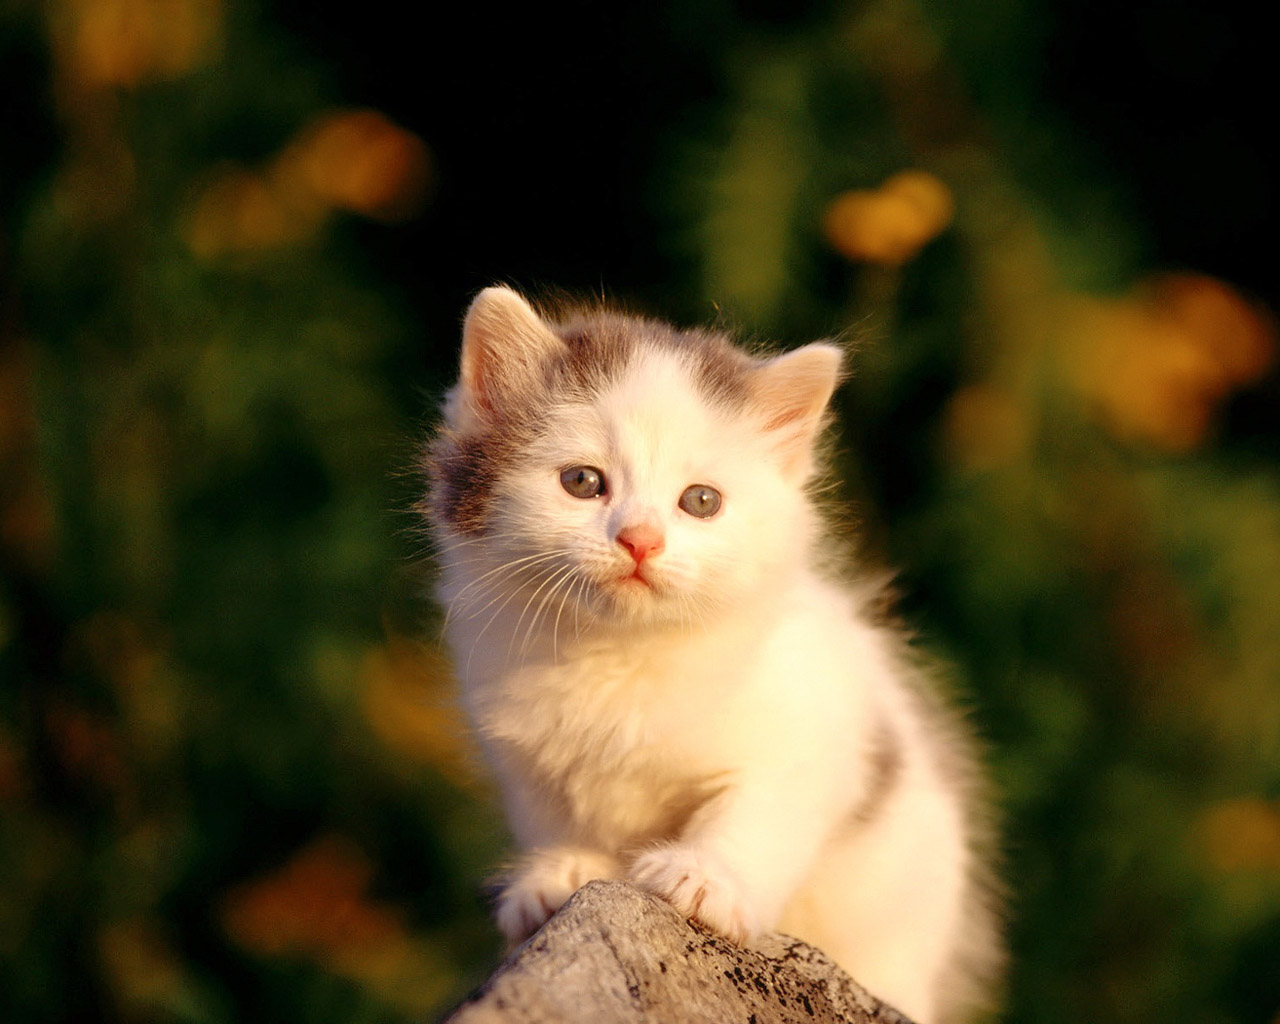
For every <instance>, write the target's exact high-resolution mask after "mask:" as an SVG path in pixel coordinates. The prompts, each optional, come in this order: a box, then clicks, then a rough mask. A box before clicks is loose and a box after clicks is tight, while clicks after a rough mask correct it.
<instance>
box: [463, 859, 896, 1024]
mask: <svg viewBox="0 0 1280 1024" xmlns="http://www.w3.org/2000/svg"><path fill="white" fill-rule="evenodd" d="M642 1021H643V1022H655V1024H657V1022H663V1024H704V1022H705V1024H722V1022H723V1024H728V1022H733V1024H832V1022H836V1021H848V1022H853V1024H866V1022H870V1021H876V1022H880V1024H910V1022H909V1021H908V1020H907V1018H905V1017H903V1016H902V1015H901V1014H899V1013H898V1012H897V1011H895V1010H894V1009H892V1008H891V1007H889V1006H886V1005H885V1004H883V1003H881V1002H880V1001H879V1000H877V999H875V998H873V997H872V996H871V995H869V994H868V993H867V992H866V991H865V990H864V989H863V988H862V987H861V986H859V985H858V984H857V983H856V982H854V981H853V980H852V979H851V978H850V977H849V976H848V975H847V974H845V973H844V972H843V971H842V970H841V969H840V968H839V967H837V966H836V965H835V964H834V963H832V962H831V961H830V960H828V959H827V958H826V957H825V956H824V955H823V954H822V953H821V952H819V951H818V950H816V949H814V948H813V947H812V946H807V945H805V944H804V943H803V942H800V941H799V940H797V939H792V938H789V937H787V936H785V935H769V936H765V937H764V938H763V939H761V940H759V941H758V942H757V943H756V944H755V945H754V946H753V948H750V949H746V948H743V947H740V946H735V945H734V944H733V943H731V942H729V941H728V940H727V939H723V938H720V937H719V936H716V935H713V934H711V933H710V932H708V931H706V930H704V929H702V928H700V927H698V926H696V925H693V924H690V923H689V922H688V921H686V920H685V919H684V918H683V917H681V916H680V914H679V913H678V912H677V911H676V910H674V909H673V908H672V907H671V906H669V905H668V904H667V903H665V902H663V901H662V900H660V899H658V898H657V897H654V896H650V895H648V894H647V893H643V892H640V891H639V890H638V889H635V888H634V887H632V886H630V885H628V884H626V883H625V882H590V883H588V884H587V885H585V886H583V888H582V889H580V890H579V891H578V892H577V893H576V894H575V895H574V896H573V898H572V899H570V900H569V902H568V903H566V904H565V905H564V907H563V908H562V909H561V910H560V912H559V913H558V914H556V915H555V917H553V918H552V919H551V920H550V921H548V922H547V923H546V925H545V926H544V927H543V928H542V930H541V931H539V932H538V933H537V934H535V935H534V936H533V937H532V938H530V939H529V941H528V942H526V943H525V944H524V945H522V946H520V947H519V948H518V949H516V950H515V951H514V952H513V953H512V954H511V955H510V956H509V957H508V958H507V959H506V961H505V962H504V963H503V964H502V965H501V966H500V967H499V968H498V970H497V971H496V972H495V973H494V975H493V976H492V977H491V978H490V979H489V980H488V982H486V983H485V984H484V986H482V987H481V988H480V990H479V991H477V992H476V993H475V994H474V995H472V996H471V997H470V998H469V999H468V1000H467V1001H466V1002H465V1003H463V1004H462V1005H461V1006H460V1007H458V1009H457V1010H456V1011H454V1013H453V1014H452V1015H451V1016H450V1017H449V1018H448V1020H447V1021H446V1022H445V1024H615V1022H617V1024H624V1022H625V1024H632V1022H636V1024H638V1022H642Z"/></svg>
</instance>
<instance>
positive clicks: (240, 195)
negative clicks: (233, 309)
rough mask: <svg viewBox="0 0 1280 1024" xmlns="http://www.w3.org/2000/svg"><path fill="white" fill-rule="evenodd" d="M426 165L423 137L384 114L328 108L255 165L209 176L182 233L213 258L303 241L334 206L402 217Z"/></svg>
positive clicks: (422, 185) (418, 199)
mask: <svg viewBox="0 0 1280 1024" xmlns="http://www.w3.org/2000/svg"><path fill="white" fill-rule="evenodd" d="M429 167H430V157H429V154H428V152H427V147H426V145H425V144H424V143H423V142H422V140H421V139H419V138H418V137H417V136H416V135H414V134H413V133H412V132H409V131H406V130H405V129H403V128H400V127H398V126H397V125H395V124H393V123H392V122H391V121H389V120H388V119H387V118H385V117H384V116H383V115H382V114H379V113H377V112H375V111H371V110H362V111H340V112H336V113H328V114H325V115H323V116H321V117H320V118H318V119H317V120H315V121H313V122H312V123H311V124H309V125H308V126H306V127H305V128H303V129H302V130H301V131H300V132H299V133H298V134H297V135H296V136H295V137H294V138H293V139H292V140H291V141H290V142H289V143H288V144H287V145H286V146H285V147H284V149H283V150H281V152H280V153H279V155H278V156H276V157H275V159H273V160H272V161H271V162H270V163H268V164H267V165H266V166H265V167H263V168H261V169H260V170H249V169H246V168H243V167H238V166H232V167H229V168H226V169H224V170H222V171H220V172H218V173H217V174H215V176H214V177H213V178H212V179H211V180H210V181H209V182H208V184H206V185H205V186H204V187H203V188H202V189H201V191H200V193H199V194H198V196H197V197H196V200H195V202H194V204H193V206H192V208H191V212H190V213H189V215H188V217H187V221H186V225H185V229H184V237H185V239H186V242H187V246H188V247H189V248H190V249H191V251H192V252H193V253H195V255H196V256H198V257H200V258H202V259H212V258H216V257H219V256H224V255H228V254H234V253H253V252H264V251H270V250H275V249H281V248H285V247H288V246H293V245H299V244H303V243H305V242H307V241H308V240H310V239H312V238H314V237H315V236H316V235H317V234H318V233H319V232H320V230H321V229H322V228H323V227H324V225H325V224H326V223H327V221H328V219H329V217H330V215H331V213H332V212H333V211H334V210H346V211H349V212H351V213H358V214H361V215H362V216H366V217H371V218H374V219H376V220H381V221H386V222H393V221H400V220H404V219H407V218H409V217H411V216H413V215H414V214H415V213H417V212H418V210H419V209H420V207H421V204H422V201H423V199H424V197H425V195H426V188H427V181H428V178H429V173H428V172H429Z"/></svg>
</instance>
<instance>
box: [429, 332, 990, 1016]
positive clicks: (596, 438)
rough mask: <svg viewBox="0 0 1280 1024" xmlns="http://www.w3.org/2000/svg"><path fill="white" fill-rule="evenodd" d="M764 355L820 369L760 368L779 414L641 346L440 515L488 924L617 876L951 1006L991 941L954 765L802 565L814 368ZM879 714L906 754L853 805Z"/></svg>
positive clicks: (866, 979) (516, 920) (957, 1006)
mask: <svg viewBox="0 0 1280 1024" xmlns="http://www.w3.org/2000/svg"><path fill="white" fill-rule="evenodd" d="M801 351H802V352H803V351H805V350H801ZM828 351H830V350H828ZM782 358H783V360H786V359H788V358H790V359H792V363H791V366H792V369H791V370H788V371H785V372H787V373H789V374H790V375H791V376H792V377H794V376H795V371H794V367H795V366H796V365H799V364H800V363H802V362H804V361H805V360H806V359H807V360H808V361H809V363H810V364H812V365H817V364H819V363H823V362H825V363H826V365H827V367H828V371H827V372H826V374H825V379H823V376H824V375H823V374H822V373H820V372H819V373H814V372H812V366H811V367H810V369H809V370H806V371H805V374H807V377H808V378H812V380H811V381H809V383H808V384H807V385H806V384H805V383H804V381H802V382H801V384H800V385H798V387H799V388H800V390H801V391H803V390H804V389H805V387H807V388H808V397H807V398H804V400H801V401H797V400H795V398H794V396H792V397H787V394H789V393H791V392H794V391H795V390H796V387H794V386H792V385H791V384H786V385H785V386H782V387H781V388H780V389H774V391H775V392H777V391H779V390H780V391H781V392H783V393H784V396H783V398H782V399H780V401H784V402H787V401H790V402H791V403H792V405H793V406H794V407H795V409H796V410H798V411H797V412H796V415H779V413H778V409H777V407H776V403H775V407H774V408H772V410H771V409H770V407H769V402H770V399H769V398H768V394H769V392H770V389H769V388H768V387H767V386H766V387H763V388H762V389H761V394H764V395H765V396H766V397H765V398H763V399H761V400H759V401H756V402H754V403H753V404H750V405H748V407H747V408H746V409H745V410H742V411H737V412H729V411H726V410H724V409H721V408H718V407H715V406H713V405H710V404H709V403H708V402H707V401H706V400H705V399H704V398H702V397H701V396H700V395H699V394H698V393H697V391H696V389H695V387H694V385H693V384H692V383H691V380H690V374H689V372H688V371H687V368H686V367H685V366H684V365H683V364H682V362H681V360H680V359H679V358H678V356H677V355H675V354H673V353H672V352H667V351H661V350H658V349H651V350H648V351H647V352H645V353H644V354H643V355H642V356H641V357H640V358H638V359H637V360H636V361H634V362H633V363H632V364H631V365H630V366H629V368H628V370H627V372H626V373H625V374H624V375H623V376H622V377H621V378H620V379H619V380H618V381H617V382H616V383H615V384H614V386H613V387H612V388H611V389H609V390H608V391H607V392H606V393H605V394H602V395H599V396H596V397H595V398H594V399H590V400H588V399H585V398H584V399H581V400H574V401H572V402H566V403H564V404H561V405H559V406H557V407H555V408H553V409H552V410H551V411H550V412H549V414H548V418H547V422H546V427H547V429H546V430H545V431H543V432H542V434H541V435H540V440H538V441H536V442H535V443H534V444H533V446H532V447H530V448H529V449H528V450H527V451H525V452H523V453H522V455H521V458H520V460H519V465H518V468H516V469H515V470H514V471H512V472H509V473H506V474H504V476H503V478H502V479H500V480H498V481H496V482H495V491H494V495H493V507H492V512H491V516H492V518H491V521H490V523H489V525H488V528H487V529H486V531H485V533H484V534H483V535H482V536H480V537H474V538H473V537H464V536H460V535H456V534H451V533H450V532H449V531H448V530H447V529H440V530H439V532H440V533H441V539H442V545H441V547H442V560H443V568H444V573H443V582H442V585H441V590H440V596H441V598H442V600H443V602H444V603H445V605H446V606H447V607H448V609H449V617H448V620H447V626H446V633H447V638H448V642H449V644H450V645H451V647H452V650H453V652H454V656H455V661H456V664H457V669H458V672H459V675H460V677H461V680H462V684H463V692H464V699H465V703H466V706H467V709H468V712H469V714H470V716H471V718H472V720H473V722H474V723H475V726H476V728H477V730H478V733H479V735H480V738H481V741H482V743H483V745H484V747H485V749H486V752H487V754H488V756H489V758H490V760H491V762H492V764H493V767H494V769H495V771H496V773H497V775H498V778H499V780H500V783H501V786H502V792H503V797H504V801H505V806H506V811H507V815H508V818H509V821H510V824H511V828H512V830H513V832H514V834H515V838H516V840H517V842H518V843H519V845H520V847H521V849H522V850H523V851H525V854H524V858H523V859H522V860H521V861H520V862H519V863H518V865H517V867H516V869H515V871H514V873H513V874H512V876H511V878H510V881H509V884H508V885H507V888H506V890H505V892H504V893H503V895H502V897H501V898H500V901H499V907H498V914H497V916H498V922H499V925H500V926H501V928H502V930H503V931H504V933H505V934H506V935H507V937H508V939H509V940H511V941H512V942H515V941H518V940H520V939H522V938H524V937H525V936H526V935H528V934H529V933H530V932H532V931H533V930H535V929H536V928H537V927H538V926H540V925H541V923H542V922H543V921H545V919H546V918H547V917H548V916H549V915H550V914H551V913H552V912H554V910H555V909H557V908H558V907H559V906H560V905H561V904H562V903H563V902H564V900H566V899H567V898H568V897H569V895H570V894H571V893H572V892H573V891H574V890H575V889H576V888H577V887H578V886H579V885H581V884H582V883H583V882H585V881H587V880H589V879H591V878H595V877H618V878H628V879H630V880H632V881H633V882H635V883H636V884H638V885H640V886H642V887H643V888H646V889H648V890H650V891H652V892H655V893H657V894H658V895H660V896H662V897H664V898H666V899H668V900H669V901H670V902H672V903H673V904H674V905H675V906H676V907H677V908H678V909H679V910H681V911H682V912H683V913H685V914H686V915H689V916H692V917H695V918H697V919H698V920H700V921H702V922H703V923H704V924H706V925H708V926H709V927H711V928H713V929H715V930H717V931H719V932H722V933H723V934H725V935H727V936H729V937H730V938H732V939H734V940H735V941H738V942H747V941H750V939H751V937H752V936H754V935H756V934H758V933H760V932H761V931H764V930H773V929H782V930H784V931H787V932H790V933H791V934H794V935H797V936H799V937H800V938H803V939H805V940H807V941H809V942H811V943H813V944H815V945H817V946H819V947H820V948H822V949H823V950H824V951H825V952H827V953H828V954H829V955H831V956H832V957H834V958H835V959H836V960H837V961H839V962H840V963H841V964H843V965H844V966H845V967H846V968H847V969H848V970H849V971H850V973H852V974H853V976H854V977H855V978H856V979H857V980H858V981H860V982H861V983H862V984H864V985H866V986H867V987H868V988H869V989H870V990H871V991H872V992H873V993H875V994H876V995H878V996H880V997H882V998H884V999H886V1000H887V1001H889V1002H890V1003H892V1004H894V1005H896V1006H897V1007H898V1008H899V1009H900V1010H902V1011H903V1012H904V1013H907V1014H908V1015H910V1016H911V1017H913V1018H914V1019H915V1020H917V1021H919V1022H921V1024H938V1022H942V1021H952V1020H956V1019H959V1018H960V1017H962V1016H963V1014H964V1013H965V1012H967V1010H968V1004H969V1003H970V1002H971V1001H972V1000H973V997H974V995H975V984H976V983H975V980H974V977H971V976H970V975H972V974H973V973H974V972H970V973H969V974H968V975H967V974H966V973H965V970H964V969H963V967H962V964H963V963H973V962H977V963H978V964H979V966H980V967H981V966H982V965H984V964H985V965H986V966H987V967H990V966H991V964H993V963H994V960H995V956H996V954H995V948H996V947H995V944H994V940H993V937H992V936H993V934H994V933H993V926H992V923H991V921H990V915H989V914H987V915H986V917H984V918H983V919H982V920H978V921H966V920H965V918H964V915H965V913H966V910H972V909H973V908H974V907H976V906H978V904H977V902H976V901H975V900H974V898H973V894H972V891H971V885H972V882H971V879H972V875H973V871H972V870H971V868H972V865H971V858H972V857H973V856H974V854H973V852H972V850H971V842H970V838H969V836H968V835H967V831H966V830H967V828H968V825H967V824H966V822H967V820H968V817H967V815H966V811H965V806H964V801H965V800H966V799H969V797H968V795H967V793H966V782H965V781H964V780H962V779H956V778H951V777H948V771H949V769H948V767H947V766H948V765H949V764H953V763H954V762H955V759H956V758H957V757H963V755H962V754H959V753H957V751H958V749H959V747H958V745H957V744H956V743H955V741H954V739H953V738H952V737H950V736H949V735H947V733H946V730H945V728H944V727H943V726H941V725H940V724H939V721H940V720H939V719H937V718H936V716H932V715H931V714H930V713H929V712H928V711H927V710H926V709H925V704H924V703H923V702H922V700H921V698H920V696H919V694H918V693H917V692H916V690H915V688H914V683H913V681H912V674H911V672H910V671H909V670H908V669H907V668H906V667H905V663H904V661H903V660H902V659H901V658H900V656H899V654H898V653H897V644H896V642H895V640H894V638H893V637H891V636H890V635H888V634H887V633H885V632H884V631H882V630H881V629H880V628H878V627H874V626H872V625H870V624H869V623H868V620H867V616H866V615H865V613H864V611H863V609H862V608H861V607H860V605H859V602H858V600H857V598H856V596H855V595H854V594H852V593H850V591H849V590H848V589H847V588H843V587H841V586H839V585H837V584H835V583H833V582H830V581H828V580H827V579H825V578H824V577H823V575H821V574H820V573H819V572H817V571H815V569H813V568H812V566H813V565H814V564H816V562H817V558H816V557H815V548H816V547H817V546H819V545H820V543H821V535H820V532H819V529H818V522H817V519H816V516H815V513H814V512H813V510H812V508H811V506H810V503H809V502H808V501H807V499H806V498H805V496H804V494H803V490H802V487H801V484H802V483H803V477H804V476H805V475H806V474H807V473H808V469H809V460H808V451H809V448H810V446H811V443H812V439H813V434H814V432H815V431H816V429H817V426H818V417H819V415H820V413H821V410H822V408H823V406H824V405H825V403H826V399H827V397H828V396H829V394H830V390H831V387H833V386H834V379H835V365H834V363H833V361H832V360H831V359H830V358H829V357H827V356H824V355H822V354H821V353H819V354H818V355H817V356H813V355H810V356H808V357H805V356H801V357H799V358H798V359H797V358H796V357H795V356H792V357H782ZM779 362H781V361H779ZM758 372H761V373H767V372H768V364H766V368H765V370H763V371H758ZM801 376H805V375H804V374H802V375H801ZM460 388H464V389H465V383H464V384H462V385H460ZM464 397H465V396H464ZM802 397H803V396H802ZM457 405H458V399H457V395H455V398H454V406H455V407H457ZM475 407H476V403H474V402H472V403H469V404H467V406H466V408H468V409H473V408H475ZM467 415H468V416H470V415H472V414H471V413H470V412H468V413H467ZM797 422H799V424H800V425H799V427H797V426H796V424H797ZM797 430H799V431H800V433H801V434H802V437H801V442H797V441H796V438H795V436H790V437H789V439H786V443H780V441H779V438H780V436H781V434H784V433H786V432H787V431H790V432H791V434H792V435H794V434H795V433H796V431H797ZM797 443H802V446H803V448H804V451H805V453H806V457H805V459H804V460H801V461H799V462H798V461H797V458H796V450H797ZM569 465H589V466H594V467H597V468H599V469H601V470H602V471H603V472H604V473H605V475H606V478H607V480H608V485H609V490H608V493H607V495H606V496H602V497H600V498H596V499H592V500H583V499H581V498H575V497H572V496H570V495H569V494H567V493H566V492H565V490H564V489H563V488H562V486H561V484H560V480H559V472H560V470H561V469H562V468H564V467H565V466H569ZM694 483H697V484H706V485H709V486H712V487H715V488H716V489H718V490H719V491H720V492H721V493H722V494H723V496H724V504H723V507H722V509H721V511H720V513H719V514H718V515H716V516H715V517H713V518H711V519H706V520H700V519H696V518H694V517H692V516H690V515H688V514H686V513H684V512H683V511H681V510H680V509H679V508H678V506H677V500H678V498H679V495H680V494H681V492H682V490H683V489H684V488H685V487H687V486H689V485H690V484H694ZM637 522H645V523H648V524H650V525H652V526H656V527H658V528H660V530H661V531H662V534H663V536H664V538H665V548H664V550H663V551H662V552H661V553H660V554H657V555H655V556H653V557H651V558H650V559H648V560H646V564H645V571H646V573H647V574H648V579H649V585H647V586H646V585H645V584H643V583H640V582H637V581H635V580H627V581H625V582H624V581H623V577H625V576H626V575H627V574H628V573H629V572H630V570H631V569H632V567H633V563H632V559H631V556H630V555H629V554H628V553H627V552H626V551H625V550H624V549H623V547H622V546H620V544H618V543H617V542H616V541H615V538H616V536H617V533H618V531H619V530H620V529H622V528H624V527H626V526H628V525H629V524H634V523H637ZM438 529H439V524H438ZM885 730H888V731H889V733H890V734H891V735H892V736H894V737H896V743H897V746H898V750H899V753H900V765H901V767H900V770H898V771H897V772H896V773H895V774H894V776H893V778H892V784H891V787H890V788H889V789H888V790H887V793H886V794H885V795H883V799H882V800H880V801H879V802H878V803H877V804H876V805H875V806H873V807H871V808H870V816H869V819H868V820H865V821H862V820H859V818H858V812H859V809H860V808H865V807H867V801H869V800H871V801H872V802H873V803H875V801H874V800H873V797H874V794H873V793H872V792H871V790H872V788H873V787H874V786H875V785H876V779H875V769H874V761H875V755H874V746H875V743H876V742H877V737H878V736H883V735H884V734H885ZM984 913H985V911H984ZM981 973H983V972H982V970H979V971H978V972H977V974H981Z"/></svg>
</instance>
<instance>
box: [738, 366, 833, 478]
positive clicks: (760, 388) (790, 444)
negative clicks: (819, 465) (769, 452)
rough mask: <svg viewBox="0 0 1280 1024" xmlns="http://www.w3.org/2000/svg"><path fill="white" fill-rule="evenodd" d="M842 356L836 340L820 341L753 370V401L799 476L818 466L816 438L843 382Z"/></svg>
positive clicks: (793, 475) (790, 472)
mask: <svg viewBox="0 0 1280 1024" xmlns="http://www.w3.org/2000/svg"><path fill="white" fill-rule="evenodd" d="M842 359H843V354H842V353H841V351H840V349H838V348H837V347H836V346H835V345H829V344H824V343H823V342H814V343H813V344H812V345H805V346H804V347H803V348H798V349H796V350H795V351H794V352H787V353H785V354H783V355H780V356H775V357H774V358H772V359H770V360H769V361H768V362H766V363H764V364H762V365H761V366H759V367H757V368H756V369H755V370H753V371H752V377H751V390H752V402H753V405H754V406H755V407H756V409H757V410H758V412H759V414H760V415H761V417H762V419H763V423H764V429H765V433H766V434H768V435H770V436H771V438H772V439H773V440H774V444H775V447H776V449H777V450H778V452H779V454H781V456H782V458H783V469H784V471H785V472H786V473H787V475H788V476H789V477H791V478H792V479H795V480H796V481H803V480H804V479H805V478H806V477H808V476H809V474H810V473H811V472H812V471H813V443H814V439H815V438H816V436H817V434H818V430H819V429H820V428H821V426H822V423H823V418H824V414H825V412H826V408H827V402H829V401H830V400H831V394H832V392H833V391H835V389H836V384H838V383H839V380H840V364H841V361H842Z"/></svg>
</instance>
